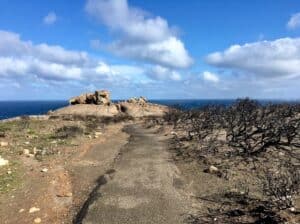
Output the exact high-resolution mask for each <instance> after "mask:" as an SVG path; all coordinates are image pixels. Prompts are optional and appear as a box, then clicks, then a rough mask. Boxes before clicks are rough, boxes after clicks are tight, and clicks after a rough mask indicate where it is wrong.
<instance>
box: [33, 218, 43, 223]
mask: <svg viewBox="0 0 300 224" xmlns="http://www.w3.org/2000/svg"><path fill="white" fill-rule="evenodd" d="M41 222H42V219H41V218H36V219H34V223H41Z"/></svg>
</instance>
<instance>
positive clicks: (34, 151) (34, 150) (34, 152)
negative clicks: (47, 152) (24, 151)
mask: <svg viewBox="0 0 300 224" xmlns="http://www.w3.org/2000/svg"><path fill="white" fill-rule="evenodd" d="M37 151H38V150H37V148H36V147H34V148H33V155H35V154H36V153H37Z"/></svg>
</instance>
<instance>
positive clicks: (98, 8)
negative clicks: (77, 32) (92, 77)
mask: <svg viewBox="0 0 300 224" xmlns="http://www.w3.org/2000/svg"><path fill="white" fill-rule="evenodd" d="M86 11H87V12H88V13H89V14H90V15H91V16H93V17H94V18H96V19H97V20H98V21H100V22H102V23H103V24H104V25H106V26H108V27H109V28H110V29H111V30H112V31H114V32H115V33H116V34H118V35H119V39H118V40H117V41H115V42H113V43H112V44H111V45H110V46H109V49H110V50H111V51H113V52H114V53H116V54H117V55H121V56H125V57H129V58H134V59H138V60H144V61H146V62H150V63H154V64H160V65H163V66H168V67H173V68H186V67H189V66H190V65H191V64H192V61H193V60H192V58H191V57H190V56H189V53H188V52H187V50H186V49H185V46H184V44H183V42H182V41H181V40H180V39H179V38H178V37H177V36H176V34H175V32H174V29H173V28H171V27H170V26H169V24H168V22H167V21H166V20H165V19H163V18H161V17H159V16H156V17H155V16H150V15H149V14H148V13H146V12H144V11H142V10H141V9H138V8H134V7H131V6H129V5H128V2H127V0H88V1H87V4H86Z"/></svg>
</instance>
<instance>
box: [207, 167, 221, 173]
mask: <svg viewBox="0 0 300 224" xmlns="http://www.w3.org/2000/svg"><path fill="white" fill-rule="evenodd" d="M218 171H219V169H218V168H217V167H215V166H210V167H209V172H210V173H216V172H218Z"/></svg>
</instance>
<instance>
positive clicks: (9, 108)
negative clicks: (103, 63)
mask: <svg viewBox="0 0 300 224" xmlns="http://www.w3.org/2000/svg"><path fill="white" fill-rule="evenodd" d="M237 99H239V98H235V99H204V98H203V99H149V102H151V103H156V104H162V105H166V106H170V107H172V106H174V107H175V106H176V107H179V108H181V109H185V110H187V109H197V108H201V107H204V106H208V105H219V106H229V105H231V104H232V103H233V102H235V101H236V100H237ZM254 100H257V101H258V102H259V103H261V104H267V103H285V102H286V103H291V102H292V103H295V102H300V100H297V99H295V100H294V99H291V100H288V99H254ZM119 101H124V99H113V100H112V102H119ZM28 104H29V105H28ZM68 105H69V102H68V100H5V101H1V100H0V120H3V119H9V118H14V117H18V116H28V115H43V114H46V113H47V112H48V111H51V110H56V109H59V108H62V107H65V106H68Z"/></svg>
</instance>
